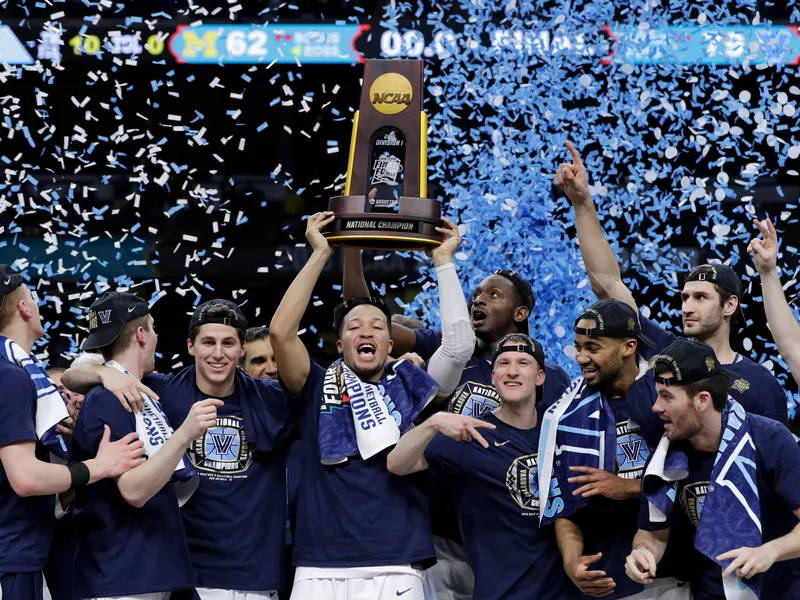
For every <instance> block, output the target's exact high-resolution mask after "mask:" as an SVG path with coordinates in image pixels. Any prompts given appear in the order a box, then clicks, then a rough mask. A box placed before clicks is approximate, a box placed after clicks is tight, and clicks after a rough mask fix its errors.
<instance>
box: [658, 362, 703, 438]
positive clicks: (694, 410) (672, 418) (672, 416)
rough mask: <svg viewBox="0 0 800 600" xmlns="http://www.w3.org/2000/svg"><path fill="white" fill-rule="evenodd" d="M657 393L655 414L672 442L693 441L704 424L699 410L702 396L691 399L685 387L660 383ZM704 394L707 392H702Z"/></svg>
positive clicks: (670, 374) (667, 374)
mask: <svg viewBox="0 0 800 600" xmlns="http://www.w3.org/2000/svg"><path fill="white" fill-rule="evenodd" d="M658 376H659V377H671V376H672V373H669V372H666V373H659V374H658ZM656 392H658V398H657V399H656V403H655V404H654V405H653V412H654V413H656V414H657V415H658V417H659V418H660V419H661V420H662V421H663V422H664V432H665V433H666V434H667V438H668V439H669V440H670V441H671V442H674V441H677V440H688V439H691V438H693V437H695V436H696V435H697V434H698V433H700V431H702V429H703V422H702V419H701V416H700V410H699V408H698V404H699V403H700V402H701V401H702V398H700V397H699V396H700V394H698V395H697V396H695V397H694V398H690V397H689V394H687V393H686V389H685V388H684V387H682V386H679V385H670V386H667V385H664V384H663V383H658V382H656ZM704 393H707V392H701V394H704ZM709 401H710V398H709Z"/></svg>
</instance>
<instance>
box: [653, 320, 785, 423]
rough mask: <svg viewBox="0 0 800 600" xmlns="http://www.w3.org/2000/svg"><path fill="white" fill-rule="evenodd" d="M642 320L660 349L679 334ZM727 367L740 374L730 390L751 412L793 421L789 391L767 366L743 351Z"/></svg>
mask: <svg viewBox="0 0 800 600" xmlns="http://www.w3.org/2000/svg"><path fill="white" fill-rule="evenodd" d="M641 321H642V332H643V333H644V334H645V335H646V336H647V337H649V338H650V339H651V340H653V342H655V344H656V350H657V351H658V352H660V351H661V350H663V349H664V348H666V347H667V346H669V345H670V344H671V343H672V342H674V341H675V339H676V337H677V336H675V334H673V333H670V332H669V331H667V330H665V329H664V328H663V327H661V326H659V325H658V324H657V323H656V322H655V321H652V320H650V319H646V318H644V317H641ZM723 366H724V367H726V368H727V369H730V370H731V371H733V372H734V373H736V374H738V375H739V379H736V380H734V381H732V382H731V387H730V390H729V393H730V395H731V396H733V398H734V399H735V400H736V401H737V402H739V403H740V404H741V405H742V407H743V408H744V409H745V410H746V411H747V412H748V413H750V414H754V415H762V416H764V417H769V418H770V419H775V420H776V421H780V422H781V423H783V424H784V425H786V423H787V422H788V420H789V409H788V408H787V405H786V392H785V391H784V389H783V387H781V384H780V383H778V380H777V379H775V377H774V376H773V375H772V373H770V372H769V371H768V370H767V368H766V367H764V366H763V365H760V364H758V363H756V362H753V361H752V360H750V359H749V358H747V357H746V356H742V355H741V354H737V355H736V360H734V361H733V363H732V364H729V365H723Z"/></svg>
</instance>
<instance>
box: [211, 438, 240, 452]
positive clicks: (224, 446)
mask: <svg viewBox="0 0 800 600" xmlns="http://www.w3.org/2000/svg"><path fill="white" fill-rule="evenodd" d="M234 437H235V436H234V435H233V434H232V433H226V434H219V433H212V434H211V441H212V442H213V443H214V450H215V451H216V453H217V454H219V455H220V456H224V455H226V454H228V452H230V450H231V446H232V445H233V438H234Z"/></svg>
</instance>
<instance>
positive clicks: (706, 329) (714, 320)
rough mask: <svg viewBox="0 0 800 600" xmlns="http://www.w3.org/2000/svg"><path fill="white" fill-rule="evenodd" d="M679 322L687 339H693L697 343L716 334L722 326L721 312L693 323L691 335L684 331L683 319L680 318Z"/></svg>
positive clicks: (684, 323) (684, 320)
mask: <svg viewBox="0 0 800 600" xmlns="http://www.w3.org/2000/svg"><path fill="white" fill-rule="evenodd" d="M681 322H682V323H681V324H682V325H683V333H684V334H685V335H686V336H687V337H693V338H694V339H696V340H697V341H699V342H702V341H703V340H704V339H706V338H708V337H710V336H711V335H713V334H714V333H716V332H717V331H718V330H719V328H720V327H721V326H722V312H720V313H719V314H716V315H710V316H709V317H707V318H705V319H702V320H701V321H700V322H698V323H695V324H694V325H693V327H692V332H691V333H689V332H687V331H686V318H685V317H683V316H682V317H681Z"/></svg>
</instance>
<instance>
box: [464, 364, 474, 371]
mask: <svg viewBox="0 0 800 600" xmlns="http://www.w3.org/2000/svg"><path fill="white" fill-rule="evenodd" d="M474 368H475V365H467V366H466V367H464V368H463V369H461V370H462V371H466V370H467V369H474Z"/></svg>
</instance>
